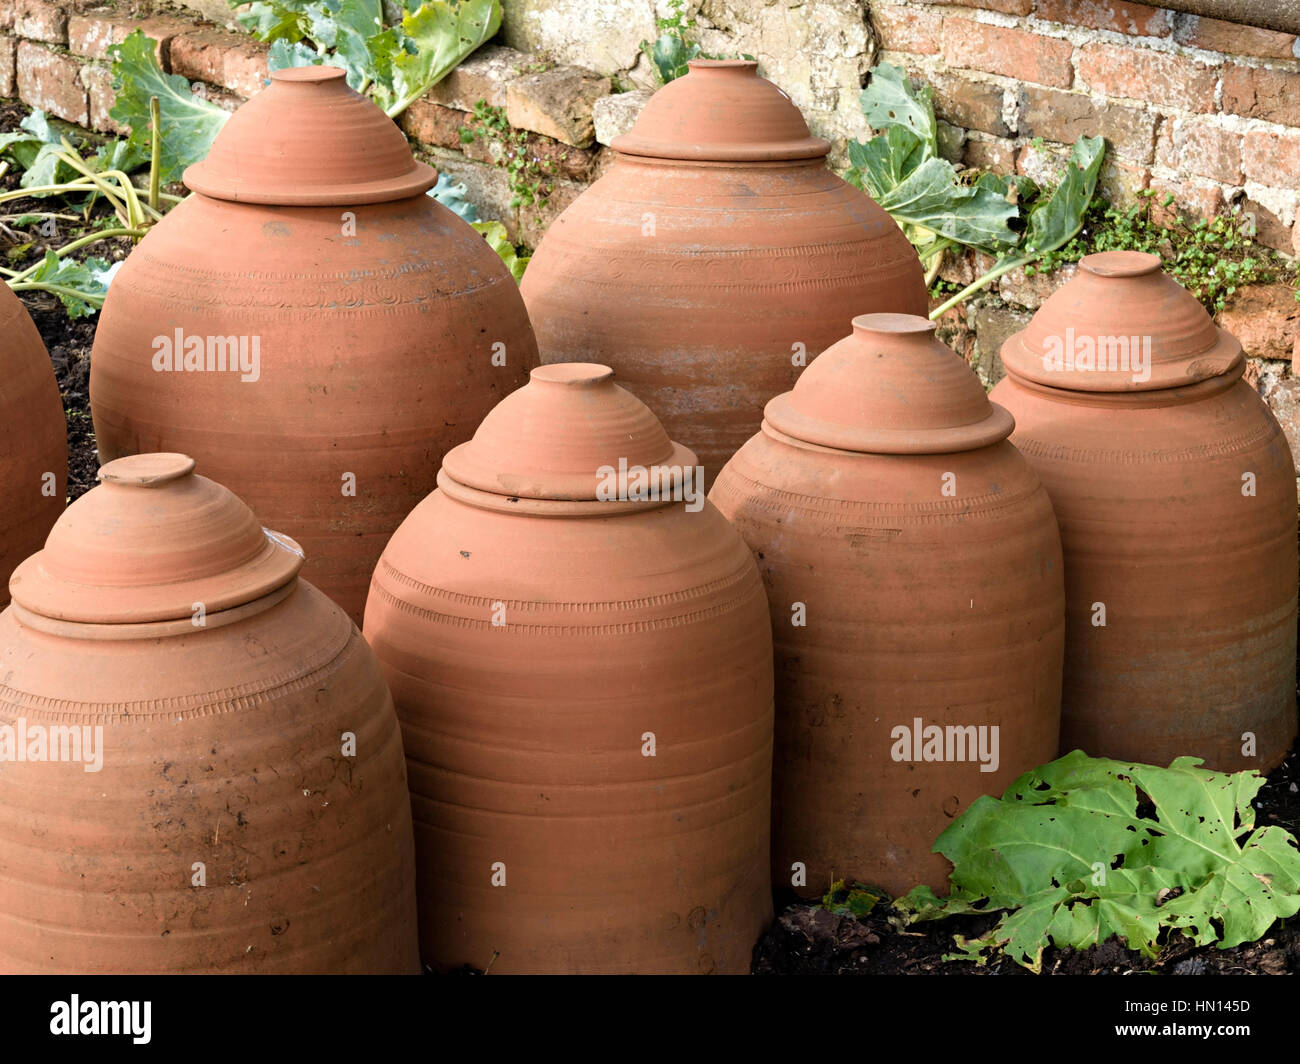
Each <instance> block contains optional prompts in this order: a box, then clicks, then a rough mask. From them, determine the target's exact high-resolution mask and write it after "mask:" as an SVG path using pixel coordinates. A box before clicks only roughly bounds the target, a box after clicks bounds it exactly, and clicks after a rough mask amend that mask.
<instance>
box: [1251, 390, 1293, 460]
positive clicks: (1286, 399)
mask: <svg viewBox="0 0 1300 1064" xmlns="http://www.w3.org/2000/svg"><path fill="white" fill-rule="evenodd" d="M1270 376H1272V380H1269V379H1268V377H1270ZM1260 396H1261V397H1262V398H1263V400H1264V402H1265V403H1267V404H1268V408H1269V409H1270V410H1272V411H1273V416H1274V417H1275V418H1277V421H1278V424H1279V425H1281V426H1282V431H1283V432H1284V433H1285V434H1286V438H1287V442H1288V443H1289V444H1290V445H1291V453H1292V454H1293V455H1300V380H1298V379H1296V378H1295V377H1286V378H1284V379H1282V378H1280V377H1277V376H1273V375H1263V377H1262V379H1261V381H1260Z"/></svg>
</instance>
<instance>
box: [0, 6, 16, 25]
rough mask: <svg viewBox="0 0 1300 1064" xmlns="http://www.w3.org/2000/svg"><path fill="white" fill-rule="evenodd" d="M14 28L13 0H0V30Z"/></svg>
mask: <svg viewBox="0 0 1300 1064" xmlns="http://www.w3.org/2000/svg"><path fill="white" fill-rule="evenodd" d="M13 28H14V0H0V30H4V31H6V32H8V31H9V30H11V29H13Z"/></svg>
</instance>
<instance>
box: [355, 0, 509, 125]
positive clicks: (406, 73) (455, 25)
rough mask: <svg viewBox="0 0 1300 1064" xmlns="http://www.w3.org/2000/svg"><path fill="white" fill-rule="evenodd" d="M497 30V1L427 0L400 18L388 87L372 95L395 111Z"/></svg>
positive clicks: (396, 112) (498, 16)
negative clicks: (390, 80)
mask: <svg viewBox="0 0 1300 1064" xmlns="http://www.w3.org/2000/svg"><path fill="white" fill-rule="evenodd" d="M500 28H501V2H500V0H459V2H451V0H426V3H424V4H422V5H421V6H420V8H419V10H417V11H415V12H414V13H408V14H406V15H405V16H403V18H402V22H401V35H400V37H399V38H396V39H398V40H400V41H401V42H402V44H403V47H402V48H401V49H400V50H399V51H397V52H396V54H395V55H393V57H392V86H393V87H392V89H391V90H390V91H387V92H381V93H378V94H377V95H376V98H377V99H378V100H379V102H380V104H381V105H382V106H383V107H384V110H385V111H386V112H387V113H388V114H389V115H391V116H396V115H398V114H400V113H401V112H402V111H404V110H406V108H407V107H408V106H410V104H411V103H412V102H413V101H414V100H417V99H419V97H420V96H422V95H424V93H425V92H426V91H428V89H430V88H431V87H432V86H434V85H436V84H437V83H438V82H439V81H441V80H442V79H443V78H444V77H446V76H447V75H448V74H449V73H451V71H452V70H454V69H455V68H456V65H457V64H458V63H460V61H461V60H462V59H464V58H465V57H466V56H468V55H469V54H470V53H471V52H473V51H474V50H475V49H476V48H478V47H479V45H481V44H483V43H484V42H485V41H487V40H489V39H490V38H491V37H492V36H494V35H495V34H496V32H497V30H498V29H500Z"/></svg>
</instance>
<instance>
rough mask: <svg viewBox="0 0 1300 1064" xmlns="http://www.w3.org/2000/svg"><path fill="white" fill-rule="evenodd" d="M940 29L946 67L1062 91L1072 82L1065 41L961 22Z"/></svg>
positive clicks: (947, 22) (1069, 52)
mask: <svg viewBox="0 0 1300 1064" xmlns="http://www.w3.org/2000/svg"><path fill="white" fill-rule="evenodd" d="M943 29H944V34H943V59H944V62H945V63H947V64H948V65H949V66H950V67H965V68H967V69H970V70H982V71H984V72H985V73H988V74H1001V75H1003V76H1004V77H1008V78H1018V79H1019V80H1021V81H1033V82H1037V83H1038V84H1040V85H1054V86H1056V87H1057V88H1062V89H1068V88H1069V87H1070V83H1071V82H1072V81H1073V80H1074V67H1073V66H1072V65H1071V62H1070V57H1071V55H1072V54H1073V53H1074V45H1072V44H1071V43H1070V42H1069V41H1066V40H1061V39H1059V38H1056V37H1044V36H1042V35H1041V34H1037V33H1033V32H1031V31H1029V30H1021V29H1016V28H1014V27H1009V26H991V25H988V24H987V23H983V22H976V21H974V20H973V19H963V18H950V19H945V20H944V26H943Z"/></svg>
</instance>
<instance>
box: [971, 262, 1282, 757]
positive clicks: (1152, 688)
mask: <svg viewBox="0 0 1300 1064" xmlns="http://www.w3.org/2000/svg"><path fill="white" fill-rule="evenodd" d="M1067 330H1072V331H1071V332H1070V333H1069V335H1067ZM1098 337H1103V338H1110V337H1115V338H1118V340H1123V341H1125V342H1126V343H1128V344H1131V345H1136V349H1137V350H1138V351H1141V350H1142V345H1143V343H1144V341H1145V340H1149V342H1150V348H1149V352H1148V353H1147V354H1146V355H1144V356H1142V361H1143V362H1145V366H1143V367H1139V368H1138V369H1137V370H1136V371H1135V369H1134V365H1133V363H1134V360H1133V359H1130V365H1129V366H1128V368H1125V367H1124V366H1122V365H1120V362H1121V361H1122V359H1121V358H1120V357H1118V356H1117V357H1114V358H1111V357H1110V356H1109V351H1110V349H1111V347H1112V346H1116V345H1111V344H1110V343H1109V341H1107V342H1106V343H1102V342H1101V341H1098V339H1097V338H1098ZM1090 349H1091V350H1093V351H1094V352H1095V353H1096V355H1097V356H1098V357H1097V361H1098V362H1100V356H1101V354H1102V353H1103V352H1106V353H1107V357H1106V364H1105V365H1100V364H1099V365H1096V366H1089V365H1088V360H1085V358H1084V357H1083V356H1085V355H1086V354H1087V352H1088V351H1089V350H1090ZM1062 350H1064V351H1065V352H1072V351H1076V350H1077V351H1078V352H1079V357H1078V358H1077V359H1076V361H1077V362H1078V363H1082V368H1079V367H1078V366H1076V367H1075V368H1073V369H1071V368H1070V366H1069V363H1068V362H1067V361H1066V360H1064V359H1062V360H1061V364H1059V365H1058V364H1056V362H1055V360H1054V358H1055V355H1056V354H1057V353H1058V352H1060V351H1062ZM1122 353H1123V349H1120V354H1122ZM1002 359H1003V363H1004V365H1005V366H1006V368H1007V372H1008V376H1007V377H1006V378H1005V379H1004V380H1003V381H1001V382H1000V383H999V384H998V386H997V388H996V389H994V392H993V395H994V397H995V398H996V399H997V400H998V401H999V402H1000V403H1002V404H1003V405H1005V406H1006V407H1007V408H1008V409H1009V410H1011V411H1012V413H1013V414H1014V415H1015V418H1016V432H1015V435H1014V436H1013V437H1012V441H1013V442H1014V443H1015V444H1016V446H1017V447H1019V448H1020V449H1021V450H1022V451H1023V452H1024V454H1025V457H1026V458H1027V459H1028V460H1029V461H1030V462H1031V463H1032V464H1033V466H1034V468H1035V469H1036V470H1037V471H1038V474H1039V476H1040V477H1041V478H1042V480H1043V483H1044V485H1045V486H1046V487H1047V491H1048V494H1049V495H1050V496H1051V497H1052V502H1053V505H1054V507H1055V509H1056V514H1057V517H1058V518H1059V520H1060V525H1061V538H1062V542H1063V545H1064V550H1065V565H1066V599H1067V640H1066V658H1065V686H1064V695H1063V701H1062V732H1061V747H1062V750H1063V751H1068V750H1072V749H1075V748H1082V749H1083V750H1085V751H1087V752H1088V753H1090V754H1093V755H1094V756H1104V757H1113V758H1118V759H1122V760H1132V761H1143V762H1149V763H1152V764H1158V765H1165V764H1168V763H1169V762H1170V761H1171V760H1173V759H1174V758H1175V757H1178V756H1181V755H1184V754H1189V755H1194V756H1196V757H1200V758H1203V759H1204V760H1205V762H1206V764H1207V765H1208V766H1209V767H1211V768H1215V769H1222V770H1225V771H1229V770H1231V771H1237V770H1240V769H1244V768H1257V769H1261V770H1264V771H1267V770H1268V769H1269V768H1272V767H1273V766H1275V765H1277V764H1278V763H1279V762H1280V761H1281V760H1282V758H1283V757H1284V756H1285V754H1286V751H1287V750H1288V749H1289V748H1290V745H1291V741H1292V739H1293V738H1294V737H1295V734H1296V701H1295V678H1296V673H1295V651H1296V579H1297V571H1296V569H1297V566H1296V488H1295V469H1294V464H1293V461H1292V456H1291V451H1290V448H1289V447H1288V445H1287V440H1286V438H1285V436H1284V435H1283V433H1282V430H1281V428H1280V427H1279V426H1278V424H1277V422H1276V420H1275V419H1274V418H1273V415H1272V414H1271V413H1270V411H1269V410H1268V408H1267V407H1266V406H1265V404H1264V403H1263V401H1262V400H1261V399H1260V398H1259V396H1258V395H1257V394H1256V392H1255V390H1254V389H1253V388H1251V387H1250V386H1249V385H1248V384H1246V383H1245V382H1244V381H1243V380H1242V379H1241V375H1242V371H1243V366H1244V364H1243V361H1242V356H1241V348H1240V345H1239V344H1237V342H1236V341H1235V340H1234V339H1233V338H1232V337H1231V336H1230V335H1229V334H1227V333H1225V332H1223V331H1222V330H1219V329H1216V328H1215V326H1214V324H1213V322H1212V321H1211V320H1210V318H1209V316H1208V315H1207V314H1206V313H1205V311H1204V310H1203V309H1202V308H1201V306H1200V304H1199V303H1197V302H1196V300H1195V299H1194V298H1193V297H1192V296H1191V295H1190V294H1188V293H1187V292H1185V291H1183V290H1182V289H1181V288H1180V287H1179V286H1178V285H1177V284H1176V283H1175V282H1174V281H1173V280H1172V279H1170V278H1168V277H1166V276H1165V275H1164V274H1162V273H1160V272H1159V260H1158V259H1157V258H1156V257H1155V256H1152V255H1141V254H1137V253H1131V252H1112V253H1107V254H1103V255H1094V256H1090V257H1089V258H1086V259H1084V260H1083V262H1082V264H1081V269H1080V270H1079V272H1078V274H1077V275H1076V276H1075V278H1074V279H1073V280H1071V281H1070V282H1069V283H1068V284H1066V285H1065V286H1064V287H1063V288H1061V289H1060V290H1058V291H1057V292H1056V293H1055V294H1053V295H1052V296H1051V298H1050V299H1048V300H1047V302H1045V303H1044V304H1043V306H1042V308H1041V309H1040V310H1039V312H1038V314H1037V315H1036V316H1035V317H1034V319H1033V320H1032V321H1031V322H1030V325H1029V326H1028V328H1027V329H1026V330H1025V331H1024V332H1022V333H1019V334H1017V335H1016V336H1014V337H1012V338H1011V339H1010V340H1008V341H1007V343H1006V345H1005V346H1004V347H1003V350H1002ZM1112 362H1113V363H1114V364H1115V368H1111V363H1112ZM1135 377H1136V378H1143V377H1145V378H1146V379H1144V380H1135V379H1134V378H1135ZM1246 733H1250V735H1253V737H1254V745H1253V748H1252V747H1251V746H1250V745H1249V743H1250V738H1249V736H1248V735H1247V734H1246Z"/></svg>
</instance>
